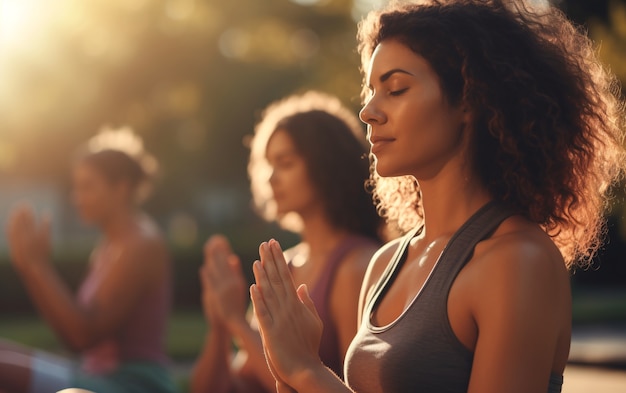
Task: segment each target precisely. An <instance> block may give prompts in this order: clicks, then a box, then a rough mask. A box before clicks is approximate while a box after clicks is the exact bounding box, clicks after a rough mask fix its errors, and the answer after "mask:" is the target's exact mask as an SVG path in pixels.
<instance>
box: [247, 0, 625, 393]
mask: <svg viewBox="0 0 626 393" xmlns="http://www.w3.org/2000/svg"><path fill="white" fill-rule="evenodd" d="M359 50H360V53H361V56H362V65H363V69H364V72H365V89H364V90H365V94H364V96H365V97H364V99H365V106H364V107H363V109H362V111H361V119H362V120H363V121H364V122H365V123H367V124H368V126H369V133H368V136H369V140H370V142H371V152H372V155H373V156H374V159H375V162H374V165H375V172H374V173H372V178H371V183H370V184H371V186H372V187H373V188H374V196H375V202H376V203H377V205H378V208H379V211H380V212H381V213H382V214H383V215H385V216H386V217H388V218H389V219H390V220H393V221H395V222H396V223H398V225H399V226H400V227H401V228H402V229H403V230H406V231H408V232H407V234H406V235H405V236H404V237H403V238H401V239H398V240H396V241H393V242H391V243H389V244H387V245H385V246H384V247H383V248H382V249H381V250H380V251H379V252H378V253H377V254H376V255H375V257H374V258H373V261H372V263H371V264H370V267H369V270H368V273H367V275H366V278H365V281H364V284H363V288H362V292H361V293H362V296H361V301H360V305H359V313H360V314H359V315H360V327H359V331H358V333H357V335H356V337H355V339H354V340H353V342H352V344H351V346H350V349H349V350H348V352H347V354H346V359H345V381H341V380H340V379H339V378H337V377H336V376H335V375H333V374H332V373H331V372H330V371H329V370H328V369H327V368H325V367H324V365H323V364H322V363H321V362H320V360H319V358H318V357H317V356H316V353H315V348H316V347H317V343H318V342H319V335H320V332H321V330H322V324H321V322H320V320H319V318H318V317H317V314H316V311H315V307H314V306H313V304H312V303H311V301H310V299H309V297H308V295H307V291H306V290H305V288H302V287H299V288H297V289H296V288H295V287H294V285H293V282H292V281H291V278H290V277H289V272H288V270H287V269H286V268H285V265H284V261H283V259H282V256H281V253H280V247H279V245H278V243H277V242H276V241H274V240H271V241H270V242H268V243H263V244H262V245H261V247H260V254H261V261H260V262H256V263H255V264H254V273H255V277H256V284H255V285H253V286H252V287H251V296H252V300H253V303H254V308H255V312H256V316H257V318H258V320H259V325H260V329H261V333H262V337H263V340H264V344H265V347H264V349H265V352H266V356H267V359H268V364H269V366H270V368H271V369H272V371H273V373H274V376H275V378H276V381H277V387H278V389H279V390H282V391H289V390H292V389H293V390H296V391H298V392H301V393H303V392H349V391H354V392H358V393H370V392H372V393H375V392H376V393H377V392H385V393H390V392H418V391H421V392H450V393H452V392H455V393H457V392H458V393H460V392H472V393H477V392H479V393H490V392H509V393H510V392H524V393H529V392H536V393H545V392H559V391H561V386H562V381H563V379H562V374H563V370H564V368H565V365H566V362H567V358H568V352H569V345H570V335H571V295H570V283H569V274H568V269H572V268H574V267H575V265H576V264H585V263H587V262H588V261H589V258H591V257H592V255H593V254H594V252H595V251H596V250H597V248H598V246H599V244H600V240H601V235H602V232H603V229H604V228H603V219H602V213H603V210H604V209H605V208H606V204H607V190H608V187H609V185H611V184H612V183H613V182H614V181H616V180H617V179H618V178H619V177H620V176H621V175H622V173H623V170H624V167H623V166H624V164H625V162H626V155H625V153H624V149H623V146H622V143H623V126H624V113H623V106H622V104H621V103H620V102H619V99H618V98H617V97H618V89H617V88H616V86H617V85H616V83H615V81H614V79H613V77H612V76H611V75H610V74H608V73H607V72H606V71H605V70H604V69H603V68H602V66H601V65H600V63H599V61H598V59H597V58H596V56H595V54H594V50H593V47H592V44H591V42H590V41H589V40H588V39H587V38H586V37H585V35H584V34H583V33H582V32H581V31H579V30H577V29H576V28H575V27H574V26H573V25H572V24H571V23H570V22H569V21H568V20H567V19H566V18H565V17H564V15H563V14H562V13H561V12H560V11H558V10H557V9H555V8H551V7H537V6H532V5H530V4H524V3H522V2H513V1H504V0H502V1H498V0H483V1H479V0H449V1H436V0H432V1H424V2H421V3H419V4H397V3H394V4H391V5H389V6H388V8H386V9H384V10H382V11H378V12H372V13H370V15H369V16H368V17H367V18H366V19H365V20H364V21H363V22H362V23H361V25H360V30H359Z"/></svg>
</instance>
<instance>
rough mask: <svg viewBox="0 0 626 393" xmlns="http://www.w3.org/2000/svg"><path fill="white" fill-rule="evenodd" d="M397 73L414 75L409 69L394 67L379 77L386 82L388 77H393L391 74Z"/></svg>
mask: <svg viewBox="0 0 626 393" xmlns="http://www.w3.org/2000/svg"><path fill="white" fill-rule="evenodd" d="M396 73H401V74H407V75H411V76H413V74H411V73H410V72H409V71H406V70H403V69H402V68H394V69H393V70H389V71H387V72H385V73H384V74H382V75H381V76H380V78H378V79H380V81H381V82H384V81H386V80H387V79H389V78H391V75H393V74H396Z"/></svg>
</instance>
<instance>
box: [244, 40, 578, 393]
mask: <svg viewBox="0 0 626 393" xmlns="http://www.w3.org/2000/svg"><path fill="white" fill-rule="evenodd" d="M367 83H368V86H369V88H370V90H371V94H370V96H369V97H368V100H367V103H366V105H365V106H364V108H363V110H362V111H361V119H362V120H363V121H364V122H366V123H367V124H368V126H369V129H370V130H369V139H370V141H371V143H372V152H373V153H374V155H375V156H376V160H377V163H376V168H377V171H378V172H379V173H380V174H381V175H383V176H397V175H412V176H414V177H415V178H416V179H417V180H418V182H419V184H420V188H421V190H422V197H423V208H424V215H425V218H424V231H423V232H422V234H421V235H420V236H418V237H416V238H415V239H413V241H412V243H411V245H410V247H409V252H408V257H407V262H406V263H405V264H404V265H403V267H402V268H401V270H400V271H399V273H398V276H397V277H396V279H395V280H394V282H393V284H392V285H391V287H390V288H389V290H388V292H387V293H386V294H385V296H384V297H383V299H382V301H381V303H380V304H379V306H378V307H377V308H376V309H375V312H374V315H373V316H372V320H373V322H374V324H376V325H379V326H380V325H387V324H389V323H391V322H392V321H394V320H395V319H396V318H398V316H399V315H400V314H401V313H402V312H403V311H404V310H405V309H406V308H407V307H408V305H409V304H410V303H411V302H412V301H413V299H414V298H415V297H416V296H417V294H418V293H419V290H420V289H421V287H422V285H423V283H424V282H425V280H426V277H427V276H428V274H429V273H430V271H431V270H432V268H433V266H434V264H435V262H436V259H437V257H438V255H439V254H440V253H441V251H442V249H443V247H444V246H445V244H446V243H447V242H448V240H449V239H450V237H451V236H452V234H453V233H454V232H455V231H456V230H457V229H458V228H459V227H460V226H461V225H462V224H463V223H464V222H465V221H466V220H467V219H468V218H469V217H470V216H471V215H472V214H473V213H474V212H475V211H477V210H478V209H479V208H480V207H481V206H483V205H484V204H485V203H487V202H488V201H489V200H490V199H491V196H490V195H489V193H488V191H487V190H486V188H485V187H484V185H483V184H481V183H480V181H479V180H478V177H477V176H476V174H475V173H474V172H473V169H472V165H471V156H470V154H469V149H468V145H469V141H470V140H471V130H469V129H468V128H467V127H465V123H466V122H467V119H468V118H469V115H470V114H469V113H467V112H466V111H465V110H464V108H463V105H462V104H459V105H457V106H453V105H450V104H449V103H448V102H447V100H446V99H445V97H444V95H443V93H442V90H441V88H440V84H439V81H438V78H437V75H436V74H435V72H434V71H433V70H432V68H431V67H430V65H429V64H428V63H427V62H426V61H425V60H424V58H422V57H421V56H419V55H417V54H416V53H414V52H412V51H411V50H410V49H409V48H407V47H406V46H404V45H403V44H401V43H400V42H398V41H394V40H387V41H383V42H382V43H380V44H379V46H378V47H377V48H376V50H375V52H374V54H373V56H372V59H371V62H370V66H369V69H368V72H367ZM397 246H398V242H397V241H394V242H391V243H389V244H387V245H386V246H384V247H383V248H382V249H381V250H379V252H378V253H377V254H376V255H375V256H374V258H373V261H372V263H371V264H370V268H369V270H368V273H367V275H366V278H365V281H364V285H363V287H362V296H361V300H360V305H359V312H362V310H363V307H364V304H365V301H366V299H367V298H368V297H369V296H370V295H371V293H372V290H373V286H374V285H375V283H376V282H377V281H378V279H379V278H380V276H381V275H382V271H383V270H384V268H385V267H386V266H387V264H388V263H389V261H390V259H391V257H392V254H393V253H394V252H395V250H396V248H397ZM260 256H261V260H260V262H258V263H256V264H255V266H254V273H255V278H256V284H255V285H253V286H252V288H251V297H252V301H253V304H254V307H255V312H256V316H257V318H258V320H259V324H260V327H261V332H262V335H263V338H264V342H265V347H264V348H265V351H266V354H267V357H268V359H269V362H270V366H271V368H272V369H273V370H274V372H275V376H276V378H277V380H278V381H279V382H278V383H279V385H280V387H281V388H282V389H283V391H289V390H290V389H291V388H293V389H295V390H296V391H298V392H348V391H351V390H350V388H349V387H347V386H346V385H345V384H344V383H343V382H342V381H340V380H339V379H338V378H336V377H335V376H334V375H332V374H331V373H329V372H328V370H327V369H325V368H324V367H323V365H321V364H320V362H319V360H318V359H316V357H315V350H314V348H315V344H316V342H317V340H318V337H319V334H320V327H319V323H318V322H319V321H318V320H317V319H316V313H315V310H314V307H312V305H311V304H310V302H309V299H308V296H307V295H306V292H305V291H304V290H303V289H302V288H299V289H298V290H296V287H295V286H294V284H293V283H292V282H291V279H290V278H289V272H288V270H287V269H286V268H285V266H284V264H285V262H284V258H283V257H282V254H281V253H280V247H279V245H278V244H277V242H275V241H270V242H269V243H263V244H262V245H261V249H260ZM569 293H570V290H569V277H568V273H567V271H566V269H565V265H564V262H563V259H562V257H561V254H560V253H559V251H558V249H557V248H556V247H555V245H554V244H553V242H552V241H551V240H550V238H549V237H548V236H547V235H546V234H545V233H544V232H543V231H542V230H541V229H540V228H539V227H538V226H537V225H535V224H533V223H531V222H529V221H527V220H526V219H524V218H522V217H520V216H513V217H511V218H509V219H507V220H505V221H504V223H503V224H501V225H500V227H499V228H498V229H497V230H496V231H495V233H494V234H493V235H492V237H491V238H489V239H488V240H485V241H482V242H480V243H479V244H478V245H477V247H476V249H475V252H474V255H473V256H472V258H471V259H470V261H469V262H468V264H467V265H466V266H465V267H464V268H463V270H462V271H461V272H460V274H459V275H458V277H457V278H456V280H455V282H454V284H453V286H452V288H451V290H450V294H449V297H448V316H449V319H450V325H451V327H452V330H453V332H454V334H455V335H456V336H457V338H458V339H459V341H460V342H461V343H462V344H463V345H464V346H465V347H467V348H468V349H470V350H471V351H473V352H474V362H473V366H472V374H471V379H470V385H469V389H468V392H470V393H479V392H480V393H491V392H494V393H495V392H502V391H506V392H520V393H522V392H537V393H545V391H546V389H547V381H548V377H549V374H550V373H551V372H552V373H554V374H557V375H561V374H562V372H563V370H564V368H565V364H566V361H567V356H568V352H569V340H570V325H571V311H570V310H571V299H570V295H569ZM362 317H365V316H361V317H360V318H362Z"/></svg>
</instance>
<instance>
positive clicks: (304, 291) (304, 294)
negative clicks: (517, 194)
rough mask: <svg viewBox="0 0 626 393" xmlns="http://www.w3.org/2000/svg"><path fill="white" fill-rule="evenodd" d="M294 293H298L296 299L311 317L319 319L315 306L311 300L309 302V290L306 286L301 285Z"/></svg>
mask: <svg viewBox="0 0 626 393" xmlns="http://www.w3.org/2000/svg"><path fill="white" fill-rule="evenodd" d="M296 292H297V293H298V299H300V301H301V302H302V304H304V305H305V306H306V308H307V309H309V311H310V312H311V313H313V315H315V316H316V317H318V318H319V315H318V314H317V309H316V308H315V304H314V303H313V300H311V295H309V288H308V287H307V286H306V284H301V285H300V286H299V287H298V289H297V291H296Z"/></svg>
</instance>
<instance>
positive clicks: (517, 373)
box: [468, 241, 571, 393]
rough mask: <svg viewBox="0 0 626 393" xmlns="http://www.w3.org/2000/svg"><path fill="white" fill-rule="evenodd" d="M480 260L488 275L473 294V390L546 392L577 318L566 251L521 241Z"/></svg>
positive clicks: (496, 249)
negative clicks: (566, 332) (563, 254)
mask: <svg viewBox="0 0 626 393" xmlns="http://www.w3.org/2000/svg"><path fill="white" fill-rule="evenodd" d="M479 263H481V269H480V271H481V272H483V273H484V277H483V279H482V280H480V282H477V285H476V287H475V288H474V294H473V295H472V299H473V300H472V306H471V308H472V315H473V317H474V319H475V322H476V325H477V327H478V338H477V341H476V348H475V352H474V363H473V366H472V375H471V379H470V385H469V390H468V392H470V393H474V392H480V393H490V392H502V391H507V392H537V393H539V392H541V393H545V392H546V390H547V386H548V379H549V376H550V372H551V370H552V366H553V363H554V361H555V353H556V352H557V345H558V343H559V337H560V335H562V334H563V332H564V329H565V326H568V324H569V323H570V318H571V315H570V311H569V307H570V303H569V279H568V275H567V272H566V271H565V268H564V265H563V261H562V259H561V258H560V254H559V255H557V254H555V253H554V252H552V250H550V249H549V247H542V245H540V244H539V245H538V244H536V243H532V242H524V241H520V242H515V243H509V244H504V245H502V246H498V247H496V248H495V249H494V250H493V251H491V252H488V253H487V254H486V255H485V256H484V258H483V260H481V261H480V262H479Z"/></svg>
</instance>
